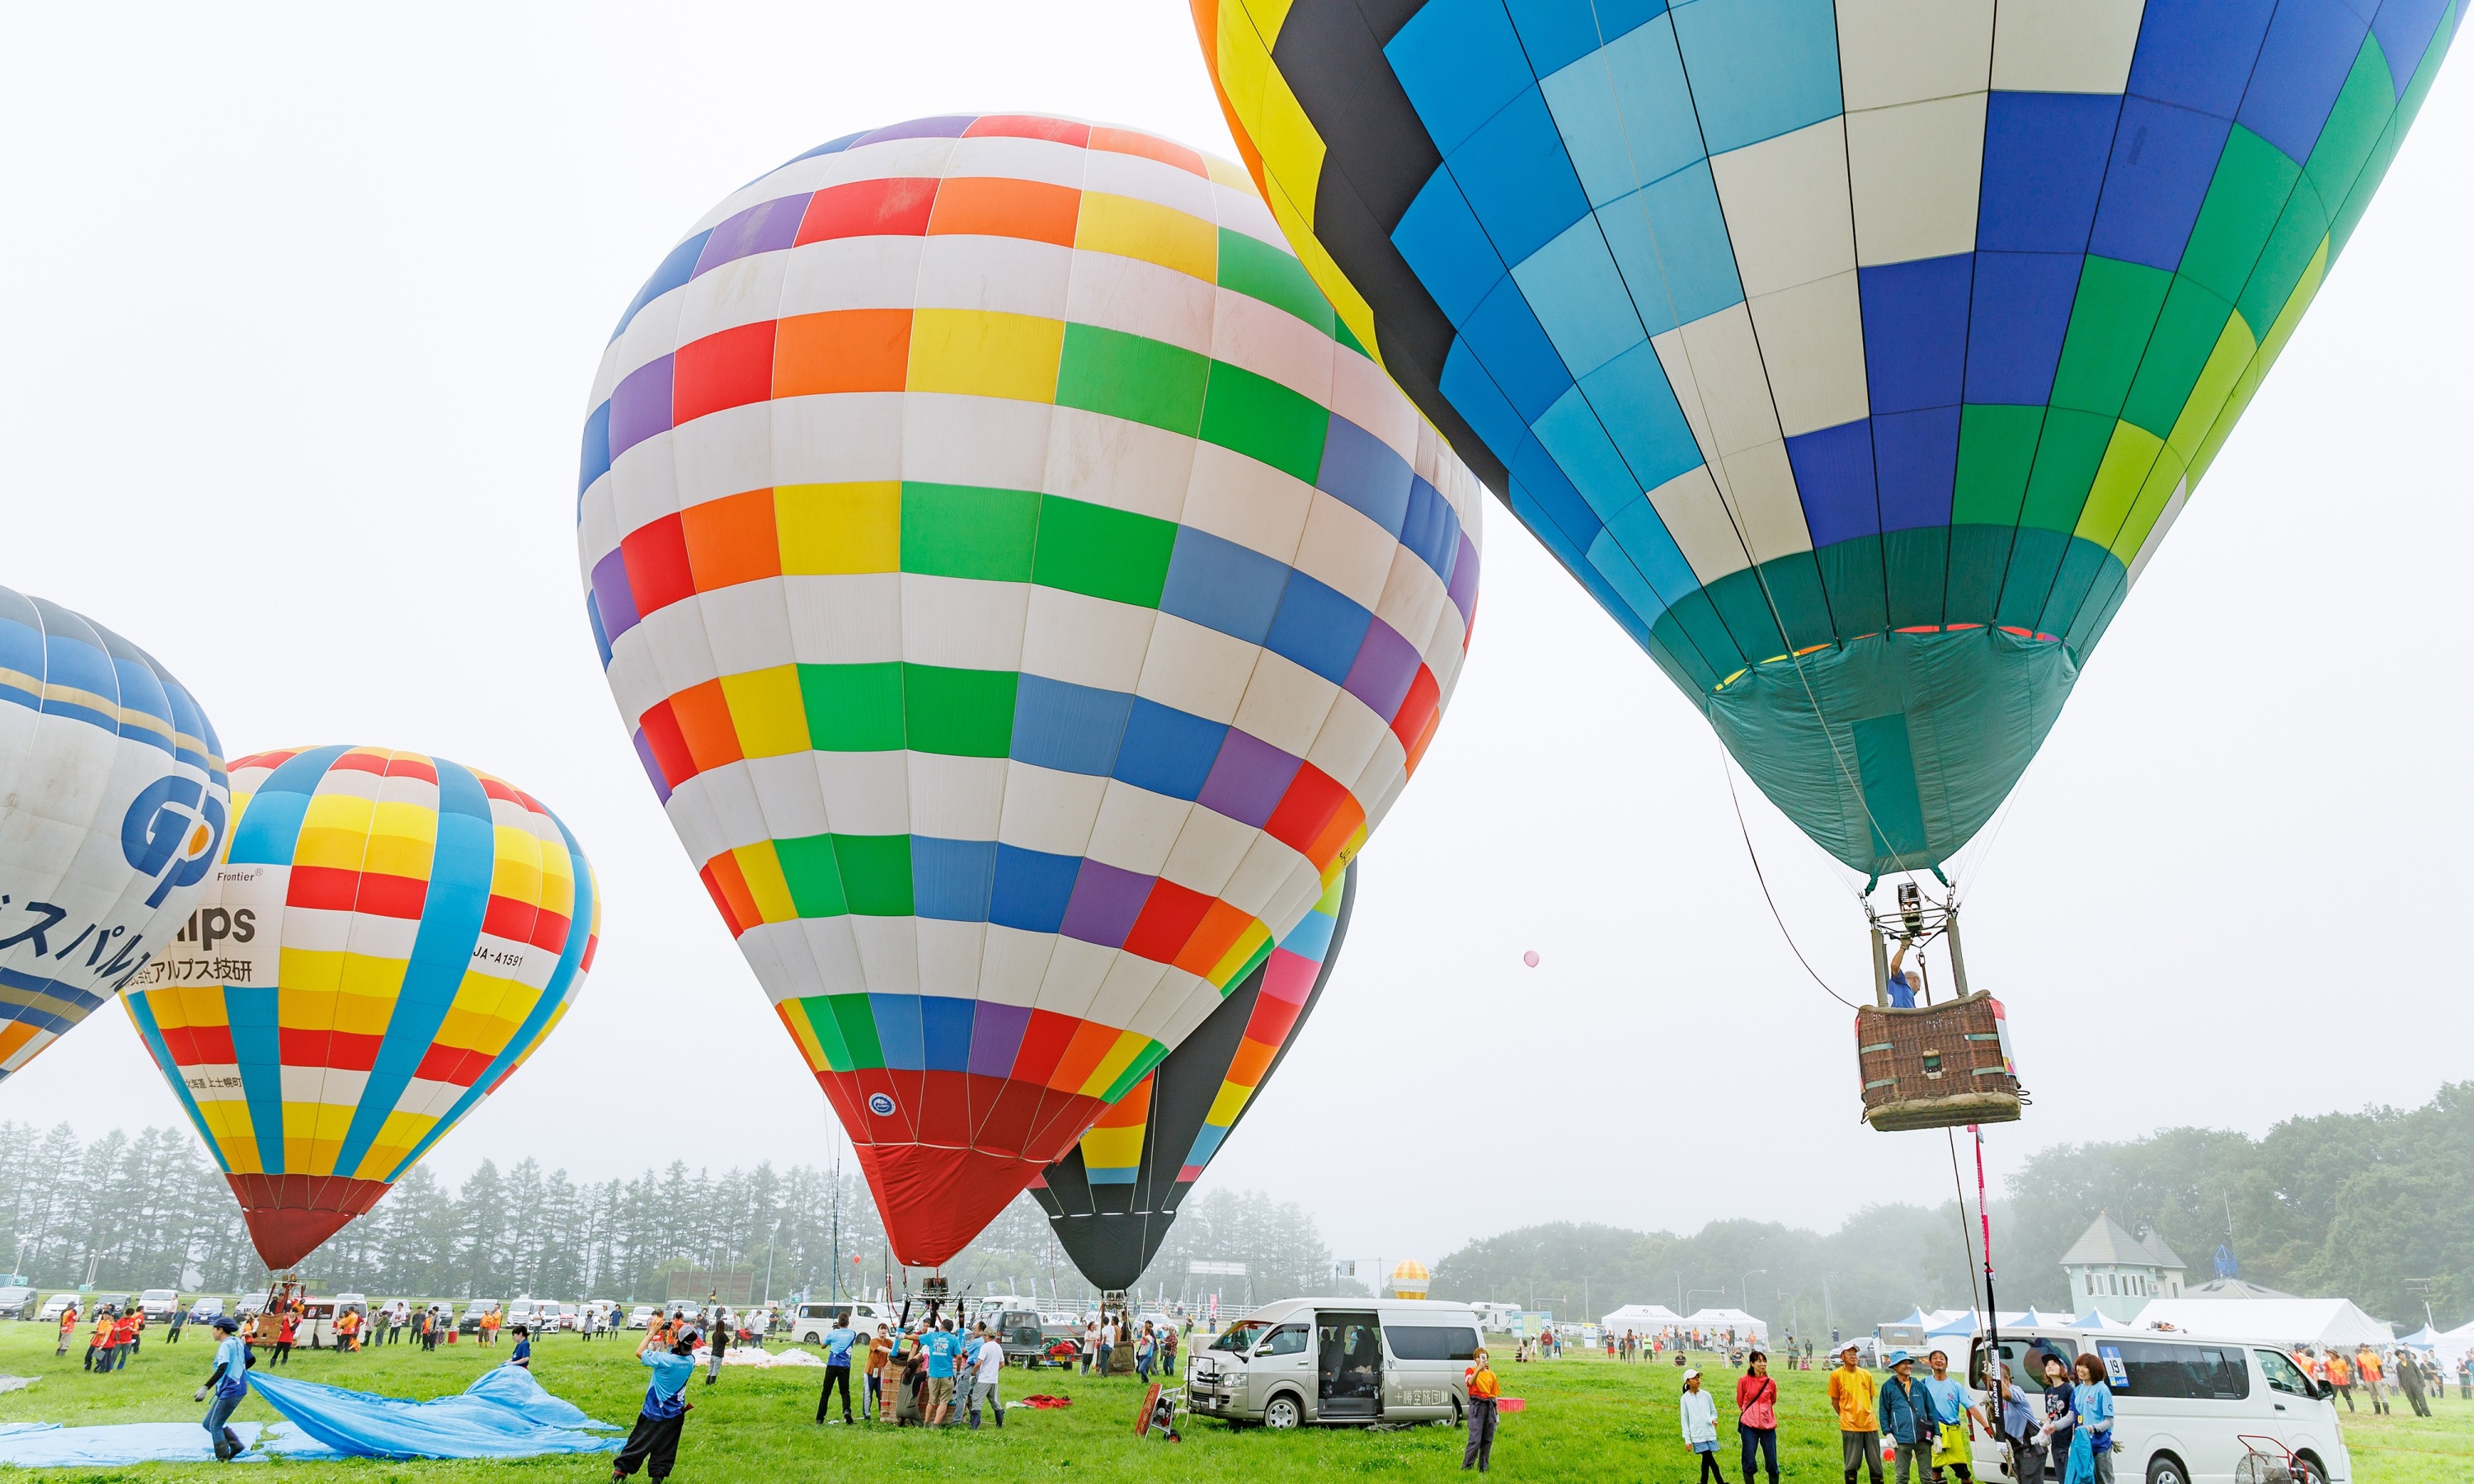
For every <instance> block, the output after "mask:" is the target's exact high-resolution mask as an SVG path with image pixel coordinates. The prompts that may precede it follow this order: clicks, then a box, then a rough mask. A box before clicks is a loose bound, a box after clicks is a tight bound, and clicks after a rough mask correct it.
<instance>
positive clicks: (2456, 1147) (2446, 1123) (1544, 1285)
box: [1434, 1083, 2474, 1339]
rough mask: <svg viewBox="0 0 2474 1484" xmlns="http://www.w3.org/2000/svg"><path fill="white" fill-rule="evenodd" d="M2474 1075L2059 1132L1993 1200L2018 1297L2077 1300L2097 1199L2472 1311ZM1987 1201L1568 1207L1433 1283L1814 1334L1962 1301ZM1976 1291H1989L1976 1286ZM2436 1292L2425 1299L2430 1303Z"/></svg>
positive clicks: (2007, 1282) (1457, 1262)
mask: <svg viewBox="0 0 2474 1484" xmlns="http://www.w3.org/2000/svg"><path fill="white" fill-rule="evenodd" d="M2469 1172H2474V1083H2458V1084H2453V1085H2451V1086H2448V1087H2444V1088H2442V1089H2440V1090H2439V1093H2438V1096H2436V1097H2434V1098H2433V1099H2432V1101H2431V1102H2430V1103H2428V1104H2426V1105H2424V1106H2423V1107H2421V1108H2417V1109H2413V1110H2412V1111H2410V1112H2398V1111H2397V1110H2394V1109H2388V1108H2379V1109H2371V1110H2367V1111H2365V1112H2363V1113H2327V1114H2323V1115H2320V1116H2316V1117H2304V1118H2292V1119H2289V1120H2287V1121H2285V1122H2283V1123H2280V1124H2278V1125H2277V1126H2276V1127H2275V1128H2273V1129H2271V1130H2270V1131H2269V1132H2268V1135H2267V1137H2263V1138H2256V1139H2254V1138H2251V1137H2248V1136H2246V1135H2243V1134H2238V1133H2230V1132H2226V1131H2223V1130H2214V1129H2170V1130H2167V1131H2165V1132H2162V1133H2159V1134H2157V1135H2155V1136H2153V1137H2148V1138H2143V1139H2139V1140H2136V1141H2131V1142H2122V1143H2097V1144H2064V1145H2058V1146H2056V1147H2054V1148H2051V1149H2048V1150H2046V1151H2045V1152H2043V1153H2042V1154H2039V1155H2037V1156H2036V1157H2035V1158H2034V1159H2032V1160H2030V1161H2028V1162H2027V1165H2026V1167H2025V1168H2024V1169H2022V1170H2021V1171H2020V1172H2019V1173H2018V1174H2016V1175H2014V1176H2012V1177H2011V1178H2010V1179H2009V1181H2008V1182H2007V1187H2008V1199H2007V1200H2006V1201H1996V1202H1995V1203H1994V1208H1993V1224H1994V1234H1995V1240H1996V1242H1997V1243H1999V1244H2000V1246H1999V1248H1998V1251H1997V1256H1998V1257H1999V1259H2000V1263H1999V1266H2000V1276H1999V1296H2000V1299H2001V1305H2002V1307H2004V1308H2024V1307H2025V1306H2026V1305H2027V1304H2031V1303H2032V1304H2036V1305H2037V1306H2039V1307H2042V1308H2047V1309H2070V1308H2072V1307H2073V1298H2072V1296H2071V1294H2070V1293H2069V1292H2068V1291H2067V1284H2066V1282H2065V1281H2064V1278H2063V1274H2062V1270H2061V1256H2062V1254H2063V1252H2064V1251H2066V1250H2067V1249H2068V1248H2069V1246H2070V1244H2071V1243H2072V1242H2074V1241H2075V1240H2077V1238H2078V1236H2079V1234H2080V1233H2082V1232H2084V1231H2086V1230H2087V1227H2088V1224H2089V1223H2090V1222H2092V1221H2094V1220H2095V1219H2096V1217H2097V1215H2098V1212H2100V1211H2105V1212H2110V1213H2111V1214H2112V1215H2113V1217H2114V1219H2115V1220H2117V1221H2120V1222H2121V1223H2122V1225H2124V1226H2125V1227H2128V1228H2129V1229H2131V1230H2132V1231H2134V1232H2138V1231H2142V1230H2153V1231H2155V1232H2156V1233H2158V1234H2159V1235H2161V1236H2162V1237H2163V1238H2164V1239H2165V1240H2166V1242H2167V1243H2169V1244H2170V1245H2171V1247H2172V1248H2173V1249H2174V1251H2175V1252H2176V1253H2177V1254H2178V1255H2179V1256H2180V1257H2183V1258H2184V1259H2185V1260H2186V1261H2188V1262H2190V1263H2191V1264H2192V1272H2191V1281H2194V1282H2198V1281H2204V1280H2205V1279H2207V1278H2208V1277H2210V1276H2211V1275H2212V1272H2213V1266H2212V1259H2213V1257H2214V1255H2215V1254H2216V1252H2217V1250H2218V1248H2219V1245H2222V1246H2224V1247H2226V1248H2227V1249H2228V1252H2229V1255H2230V1256H2231V1257H2233V1258H2234V1259H2235V1260H2236V1262H2237V1263H2238V1264H2239V1265H2240V1268H2241V1270H2242V1272H2243V1275H2244V1277H2246V1278H2249V1279H2250V1280H2251V1281H2255V1282H2260V1283H2265V1284H2267V1285H2268V1286H2269V1287H2272V1288H2279V1289H2283V1290H2285V1291H2287V1292H2290V1293H2295V1294H2299V1295H2303V1296H2306V1297H2317V1296H2333V1297H2344V1298H2349V1299H2352V1300H2353V1301H2355V1302H2356V1303H2357V1304H2361V1305H2363V1306H2364V1307H2365V1309H2367V1310H2369V1311H2370V1312H2371V1313H2373V1314H2375V1315H2379V1316H2381V1317H2384V1318H2389V1319H2393V1320H2396V1321H2398V1322H2399V1323H2401V1324H2402V1325H2404V1326H2405V1327H2406V1328H2414V1327H2417V1326H2419V1325H2421V1324H2422V1323H2423V1322H2424V1321H2425V1319H2426V1318H2427V1317H2428V1318H2430V1319H2434V1320H2437V1321H2438V1324H2439V1325H2440V1326H2441V1327H2442V1328H2447V1327H2449V1326H2451V1325H2457V1324H2462V1323H2464V1322H2465V1321H2466V1320H2467V1319H2468V1318H2474V1178H2469ZM1973 1220H1974V1218H1973V1213H1972V1212H1970V1213H1969V1214H1967V1215H1965V1216H1962V1214H1961V1212H1960V1209H1959V1207H1958V1204H1957V1202H1956V1201H1955V1200H1953V1201H1952V1202H1949V1203H1947V1204H1944V1205H1941V1206H1939V1207H1935V1208H1929V1209H1928V1208H1925V1207H1919V1206H1879V1207H1873V1208H1870V1209H1866V1210H1864V1211H1862V1212H1859V1213H1858V1214H1856V1215H1855V1216H1853V1217H1850V1218H1849V1219H1848V1220H1847V1221H1846V1222H1845V1223H1843V1224H1842V1225H1840V1226H1839V1228H1838V1229H1837V1230H1836V1231H1834V1232H1831V1233H1817V1232H1812V1231H1807V1230H1804V1229H1801V1228H1791V1227H1786V1226H1781V1225H1777V1224H1775V1223H1765V1222H1753V1221H1720V1222H1712V1223H1711V1224H1710V1225H1709V1226H1707V1227H1704V1228H1702V1229H1701V1231H1699V1232H1697V1233H1693V1234H1691V1235H1689V1236H1678V1235H1675V1234H1673V1233H1665V1232H1634V1231H1627V1230H1624V1229H1621V1228H1616V1227H1606V1226H1582V1225H1573V1224H1570V1223H1561V1224H1554V1225H1547V1226H1537V1227H1526V1228H1522V1229H1521V1230H1519V1231H1516V1232H1508V1233H1503V1234H1502V1235H1500V1236H1494V1237H1490V1238H1487V1239H1486V1240H1484V1241H1478V1242H1472V1243H1470V1244H1469V1245H1468V1246H1467V1247H1464V1248H1462V1249H1461V1250H1460V1251H1458V1252H1455V1253H1453V1254H1452V1255H1451V1256H1449V1257H1445V1258H1444V1259H1443V1261H1442V1262H1440V1263H1438V1264H1437V1265H1436V1268H1435V1275H1434V1276H1435V1288H1434V1292H1435V1295H1436V1297H1438V1298H1458V1299H1494V1300H1500V1301H1503V1302H1507V1303H1518V1304H1524V1305H1527V1306H1531V1307H1538V1308H1551V1309H1553V1310H1554V1311H1555V1312H1557V1313H1558V1314H1565V1315H1586V1316H1588V1317H1591V1318H1594V1317H1595V1316H1596V1315H1598V1314H1602V1313H1605V1312H1608V1311H1610V1310H1612V1309H1613V1308H1615V1307H1616V1306H1617V1305H1619V1304H1666V1305H1667V1306H1668V1307H1670V1308H1674V1309H1676V1310H1678V1311H1679V1312H1685V1313H1688V1312H1690V1311H1691V1310H1692V1309H1695V1308H1699V1307H1702V1306H1704V1305H1711V1304H1733V1305H1735V1306H1738V1307H1742V1308H1745V1309H1748V1310H1750V1311H1751V1312H1752V1313H1754V1314H1756V1315H1758V1316H1759V1317H1761V1318H1762V1319H1765V1320H1768V1321H1769V1322H1770V1323H1771V1324H1772V1325H1773V1326H1774V1327H1780V1328H1789V1329H1792V1330H1793V1331H1794V1332H1795V1334H1796V1335H1797V1337H1798V1338H1799V1339H1803V1338H1807V1337H1817V1336H1819V1335H1821V1334H1823V1333H1824V1332H1826V1331H1831V1330H1844V1331H1846V1332H1849V1333H1861V1332H1869V1331H1870V1330H1871V1328H1872V1327H1873V1325H1874V1324H1875V1323H1877V1322H1879V1321H1880V1320H1884V1319H1888V1318H1891V1317H1894V1316H1896V1315H1900V1314H1904V1313H1906V1312H1907V1311H1908V1310H1910V1309H1912V1308H1914V1307H1916V1306H1918V1305H1922V1306H1924V1307H1926V1308H1928V1309H1929V1308H1936V1307H1961V1306H1965V1305H1967V1304H1969V1303H1970V1302H1971V1296H1972V1295H1975V1294H1976V1292H1977V1290H1976V1288H1975V1286H1974V1284H1975V1275H1976V1274H1977V1272H1978V1271H1979V1269H1980V1264H1981V1261H1982V1257H1981V1254H1978V1253H1977V1252H1976V1251H1975V1249H1974V1248H1973V1246H1972V1245H1970V1238H1971V1236H1972V1234H1973V1232H1974V1225H1973ZM1978 1302H1980V1298H1979V1299H1978ZM2426 1304H2428V1305H2429V1307H2428V1310H2427V1311H2426V1308H2425V1305H2426Z"/></svg>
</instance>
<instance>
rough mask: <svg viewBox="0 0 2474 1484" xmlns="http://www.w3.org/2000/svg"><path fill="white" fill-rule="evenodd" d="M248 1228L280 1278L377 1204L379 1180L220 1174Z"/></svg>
mask: <svg viewBox="0 0 2474 1484" xmlns="http://www.w3.org/2000/svg"><path fill="white" fill-rule="evenodd" d="M224 1180H225V1182H226V1183H227V1184H229V1185H230V1186H231V1191H232V1195H233V1196H234V1197H235V1198H236V1199H238V1200H239V1202H240V1213H241V1218H242V1219H243V1220H245V1221H247V1222H248V1223H249V1239H250V1241H251V1242H252V1243H254V1244H255V1246H256V1248H257V1255H258V1257H261V1258H263V1259H264V1260H265V1262H266V1265H267V1267H268V1268H269V1269H271V1270H273V1271H275V1272H278V1273H280V1272H282V1271H284V1270H285V1269H287V1268H290V1267H292V1266H293V1265H294V1264H296V1263H298V1262H299V1261H300V1260H301V1259H302V1258H303V1257H307V1256H309V1255H310V1254H311V1253H313V1252H316V1251H317V1250H318V1244H319V1243H321V1242H324V1241H325V1240H326V1239H327V1238H328V1237H330V1236H332V1235H334V1234H335V1233H338V1232H340V1231H342V1230H343V1229H344V1225H345V1223H347V1222H349V1221H351V1220H352V1218H353V1217H355V1216H357V1215H360V1214H361V1213H362V1212H364V1211H366V1210H368V1209H370V1208H371V1207H373V1206H375V1205H376V1204H377V1200H378V1197H379V1196H382V1195H384V1194H386V1193H387V1190H388V1189H389V1188H390V1187H389V1186H388V1185H387V1183H386V1182H385V1181H382V1180H348V1179H346V1178H344V1177H343V1176H341V1175H226V1176H225V1177H224Z"/></svg>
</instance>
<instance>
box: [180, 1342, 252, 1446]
mask: <svg viewBox="0 0 2474 1484" xmlns="http://www.w3.org/2000/svg"><path fill="white" fill-rule="evenodd" d="M255 1364H257V1357H256V1356H255V1355H253V1354H251V1353H250V1351H249V1347H248V1346H247V1345H245V1344H243V1343H242V1342H241V1337H240V1321H238V1320H236V1319H234V1318H232V1317H231V1316H230V1314H217V1315H216V1316H215V1369H214V1374H213V1375H211V1376H207V1377H206V1384H205V1385H203V1386H201V1387H199V1388H198V1391H197V1395H196V1396H195V1397H193V1398H191V1399H190V1400H196V1401H206V1398H207V1397H208V1395H209V1394H211V1395H212V1396H213V1398H214V1400H212V1401H211V1402H208V1403H207V1406H206V1423H205V1424H204V1425H205V1426H206V1436H207V1437H209V1438H212V1439H214V1442H215V1461H216V1462H217V1463H230V1462H231V1461H232V1460H233V1459H235V1458H238V1457H239V1456H240V1455H241V1454H243V1453H246V1452H248V1451H249V1445H248V1444H246V1443H243V1442H242V1441H241V1440H240V1435H239V1434H238V1433H235V1432H233V1431H232V1430H231V1428H230V1426H228V1425H226V1424H229V1423H230V1421H231V1415H232V1408H234V1407H236V1406H238V1405H240V1399H241V1398H243V1397H246V1396H248V1395H249V1368H250V1367H252V1366H254V1365H255Z"/></svg>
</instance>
